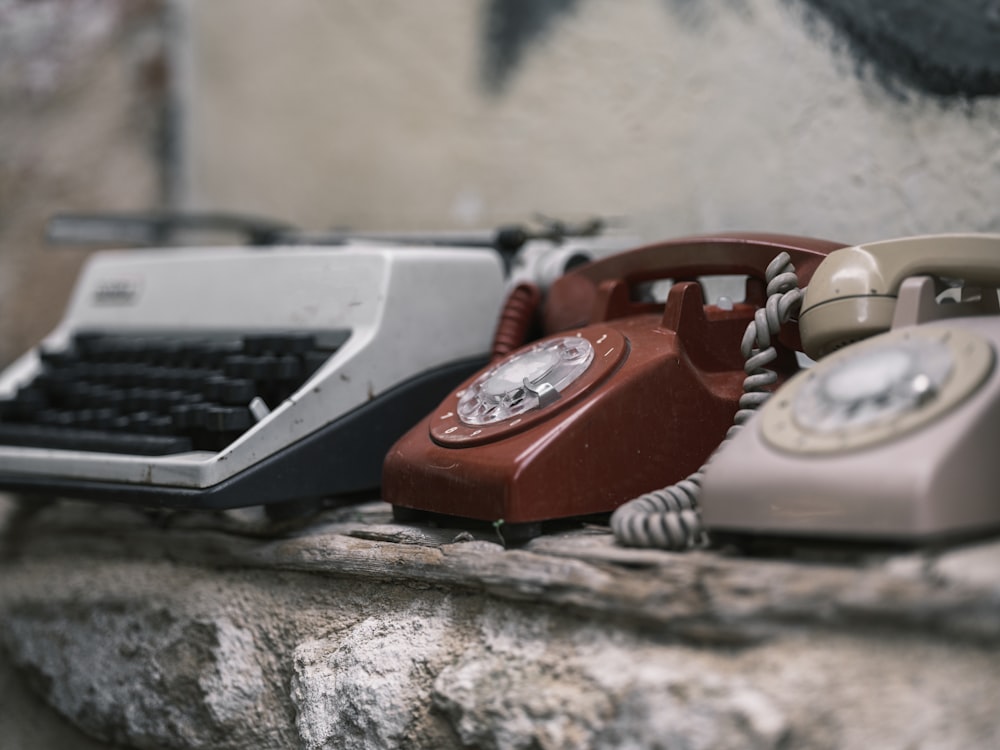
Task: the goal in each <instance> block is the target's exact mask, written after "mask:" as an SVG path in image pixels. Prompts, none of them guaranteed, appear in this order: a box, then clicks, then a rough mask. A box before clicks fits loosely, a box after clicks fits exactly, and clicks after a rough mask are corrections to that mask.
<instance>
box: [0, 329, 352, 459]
mask: <svg viewBox="0 0 1000 750" xmlns="http://www.w3.org/2000/svg"><path fill="white" fill-rule="evenodd" d="M348 336H349V332H348V331H332V332H327V333H322V334H311V333H282V332H277V333H259V332H258V333H246V334H234V333H228V334H219V335H211V336H207V335H206V336H198V337H196V336H192V335H191V334H185V335H180V336H172V335H165V334H155V335H153V334H150V335H138V334H109V333H100V332H80V333H77V334H76V335H75V336H74V337H73V339H72V343H71V344H70V346H68V347H66V348H64V349H59V350H51V349H45V348H41V349H40V350H39V352H38V354H39V358H40V359H41V367H40V370H39V371H38V373H37V374H36V376H35V378H34V379H33V380H32V381H31V382H30V383H28V384H26V385H23V386H22V387H21V388H20V389H19V390H18V391H17V393H16V394H15V396H14V397H13V398H9V399H5V400H0V445H14V446H25V447H38V448H53V449H62V450H81V451H97V452H105V453H128V454H135V455H146V456H156V455H167V454H172V453H183V452H187V451H192V450H207V451H218V450H221V449H222V448H224V447H225V446H227V445H229V443H231V442H232V441H233V440H235V439H236V438H238V437H239V436H240V435H241V434H243V433H244V432H245V431H246V430H248V429H249V428H250V427H252V426H253V425H254V424H255V423H256V422H257V421H258V420H260V419H262V418H263V417H264V416H266V414H267V413H268V412H269V410H270V409H273V408H274V407H276V406H277V405H278V404H280V403H281V402H282V401H284V400H285V399H286V398H288V397H289V396H290V395H292V394H293V393H294V392H295V391H296V390H298V389H299V388H300V387H301V386H302V384H303V383H305V381H306V379H307V378H308V377H309V376H310V375H312V374H313V373H314V372H315V371H316V370H317V369H318V368H319V367H320V366H321V365H322V364H323V363H324V362H326V360H327V359H328V358H329V357H330V356H331V355H332V354H333V353H334V352H335V351H336V350H337V349H338V348H339V347H340V346H341V345H343V343H344V341H346V340H347V338H348Z"/></svg>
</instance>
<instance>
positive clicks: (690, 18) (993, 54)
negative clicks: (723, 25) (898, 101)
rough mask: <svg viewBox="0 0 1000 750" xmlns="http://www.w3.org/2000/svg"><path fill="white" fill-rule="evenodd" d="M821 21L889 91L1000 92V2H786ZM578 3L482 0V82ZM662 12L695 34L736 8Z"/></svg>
mask: <svg viewBox="0 0 1000 750" xmlns="http://www.w3.org/2000/svg"><path fill="white" fill-rule="evenodd" d="M786 2H790V3H797V4H800V5H802V6H803V7H805V8H807V9H809V10H810V11H812V12H815V13H817V14H818V15H820V16H822V17H823V18H826V19H827V20H828V21H829V23H830V24H831V25H832V26H833V27H834V29H835V30H836V31H837V33H838V34H839V35H840V36H841V37H842V38H843V39H844V40H845V42H846V43H847V45H848V48H849V50H850V52H851V54H852V55H853V56H854V58H855V60H856V61H857V62H858V67H859V71H861V70H871V71H872V72H873V73H874V75H875V76H876V78H877V79H878V80H879V81H881V82H882V83H883V84H884V85H885V86H886V88H887V89H888V90H890V91H892V92H894V93H900V92H901V91H902V90H904V89H911V90H915V91H918V92H921V93H925V94H930V95H933V96H938V97H946V98H975V97H981V96H996V95H1000V0H786ZM580 4H581V3H580V2H579V0H488V2H487V4H486V10H485V15H484V24H483V29H484V34H483V36H484V44H483V67H482V81H483V85H484V87H485V89H486V90H487V91H488V92H489V93H491V94H500V93H503V91H504V89H505V88H506V86H507V85H508V83H509V82H510V79H511V77H512V76H513V75H514V73H515V72H516V70H517V68H518V67H519V66H520V65H521V64H522V63H523V61H524V57H525V54H526V52H527V51H528V49H529V48H530V47H531V46H532V45H535V44H538V43H539V42H541V41H542V40H544V39H545V38H546V37H547V36H548V35H549V33H550V32H551V31H552V29H553V27H554V26H556V25H557V24H558V22H559V21H560V20H561V19H563V18H565V17H566V16H567V15H568V14H570V13H573V12H575V11H576V10H577V9H578V8H579V6H580ZM664 7H665V9H666V10H667V11H668V12H670V13H671V14H673V15H674V16H675V17H677V18H678V19H679V20H680V21H682V22H684V26H685V28H687V29H688V31H689V32H690V33H695V34H696V33H700V30H701V29H702V28H704V25H705V22H706V21H707V20H708V18H709V16H710V14H711V13H719V12H733V11H742V12H745V11H746V9H745V8H744V7H743V4H742V3H740V2H735V1H732V0H731V2H729V3H726V4H724V5H718V4H716V5H715V7H714V8H709V7H707V6H706V5H705V2H704V0H664Z"/></svg>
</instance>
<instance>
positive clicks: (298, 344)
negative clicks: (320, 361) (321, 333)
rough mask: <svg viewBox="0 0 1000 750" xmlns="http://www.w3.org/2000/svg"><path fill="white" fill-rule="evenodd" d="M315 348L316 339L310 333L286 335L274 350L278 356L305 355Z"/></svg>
mask: <svg viewBox="0 0 1000 750" xmlns="http://www.w3.org/2000/svg"><path fill="white" fill-rule="evenodd" d="M315 347H316V337H315V336H313V335H312V334H311V333H287V334H285V335H284V336H282V337H281V345H280V346H279V347H277V348H276V353H279V354H305V353H306V352H307V351H309V350H310V349H314V348H315Z"/></svg>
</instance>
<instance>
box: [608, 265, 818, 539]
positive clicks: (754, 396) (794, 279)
mask: <svg viewBox="0 0 1000 750" xmlns="http://www.w3.org/2000/svg"><path fill="white" fill-rule="evenodd" d="M764 278H765V281H766V282H767V302H766V303H765V305H764V307H762V308H761V309H759V310H757V312H756V313H755V314H754V319H753V320H752V321H751V322H750V324H749V325H748V326H747V330H746V332H745V333H744V334H743V340H742V342H741V344H740V351H741V353H742V354H743V358H744V359H745V360H746V363H745V364H744V366H743V370H744V372H746V374H747V377H746V378H745V379H744V380H743V395H742V396H740V400H739V409H738V410H737V412H736V415H735V416H734V417H733V425H732V427H730V428H729V430H728V431H727V432H726V436H725V437H724V438H723V440H722V443H721V444H720V446H719V447H720V448H721V447H722V445H723V444H725V442H726V441H727V440H729V439H730V438H732V437H733V436H734V435H736V434H737V433H738V432H739V431H740V430H741V429H742V428H743V425H744V424H746V422H747V420H749V419H750V417H752V416H753V414H754V413H755V412H756V411H757V409H759V408H760V407H761V406H762V405H763V404H764V402H765V401H767V399H769V398H770V397H771V392H770V391H769V390H768V388H769V387H770V386H772V385H774V384H775V383H776V382H777V381H778V374H777V373H776V372H775V371H774V370H771V369H768V367H767V365H769V364H770V363H771V362H773V361H774V360H775V359H776V358H777V356H778V352H777V350H776V349H775V348H774V345H773V344H772V343H771V340H772V338H777V336H778V333H779V332H780V331H781V324H782V323H785V322H787V321H788V320H789V318H791V317H792V316H793V315H796V314H798V311H799V308H800V307H801V305H802V295H803V294H804V290H802V289H800V288H799V279H798V276H796V275H795V267H794V266H793V265H792V263H791V257H790V256H789V254H788V253H784V252H783V253H780V254H779V255H778V256H777V257H775V258H774V260H772V261H771V262H770V263H769V264H768V266H767V270H766V271H765V275H764ZM718 450H719V448H716V449H715V451H714V452H713V453H712V456H714V455H715V454H716V453H717V452H718ZM711 461H712V457H711V456H710V457H709V459H708V461H706V462H705V463H704V464H703V465H702V466H701V468H699V469H698V470H697V471H696V472H694V473H693V474H691V475H690V476H688V477H687V478H686V479H682V480H681V481H680V482H677V484H673V485H670V486H669V487H664V488H663V489H661V490H654V491H653V492H647V493H646V494H644V495H640V496H639V497H637V498H635V499H633V500H629V501H628V502H627V503H625V504H624V505H622V506H620V507H619V508H618V509H617V510H616V511H615V512H614V513H613V514H612V515H611V530H612V531H613V532H614V535H615V539H616V540H617V541H618V543H619V544H622V545H625V546H626V547H658V548H661V549H668V550H686V549H691V548H694V547H705V546H707V545H708V534H707V532H706V531H705V528H704V527H703V526H702V523H701V514H700V513H699V511H698V496H699V495H700V494H701V481H702V478H703V476H704V472H705V469H706V467H707V466H708V465H709V464H710V463H711Z"/></svg>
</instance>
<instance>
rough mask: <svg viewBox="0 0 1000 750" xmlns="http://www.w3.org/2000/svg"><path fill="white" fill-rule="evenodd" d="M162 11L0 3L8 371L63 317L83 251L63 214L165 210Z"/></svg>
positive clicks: (113, 0) (2, 314) (78, 1)
mask: <svg viewBox="0 0 1000 750" xmlns="http://www.w3.org/2000/svg"><path fill="white" fill-rule="evenodd" d="M163 11H164V3H162V2H158V0H146V1H145V2H142V3H135V2H130V1H129V0H0V366H3V365H5V364H7V363H8V362H9V361H10V360H12V359H13V358H14V357H16V356H18V355H19V354H21V353H22V352H24V351H25V350H26V349H28V348H29V347H30V346H32V345H34V344H35V343H37V341H38V340H39V339H40V338H41V337H42V336H43V335H45V334H46V333H47V332H48V331H49V330H51V329H52V327H53V326H54V325H55V324H56V322H57V321H58V320H59V319H60V317H62V313H63V309H64V307H65V304H66V299H67V297H68V295H69V293H70V290H71V289H72V287H73V284H74V282H75V279H76V275H77V272H78V270H79V267H80V265H81V264H82V263H83V261H84V259H85V258H86V252H85V251H84V250H81V249H79V248H51V247H47V246H46V243H45V239H44V237H45V224H46V221H47V220H48V218H49V217H50V216H52V215H53V214H54V213H57V212H60V211H108V210H138V209H148V208H151V207H153V206H155V205H156V204H157V203H159V201H160V200H161V196H162V188H163V186H162V182H161V177H162V175H163V171H162V170H161V169H160V153H161V150H162V148H161V147H162V141H161V138H162V136H163V134H164V131H163V126H164V116H163V106H164V101H165V86H166V81H167V78H166V76H167V69H166V44H165V40H164V31H165V28H164V24H163Z"/></svg>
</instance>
